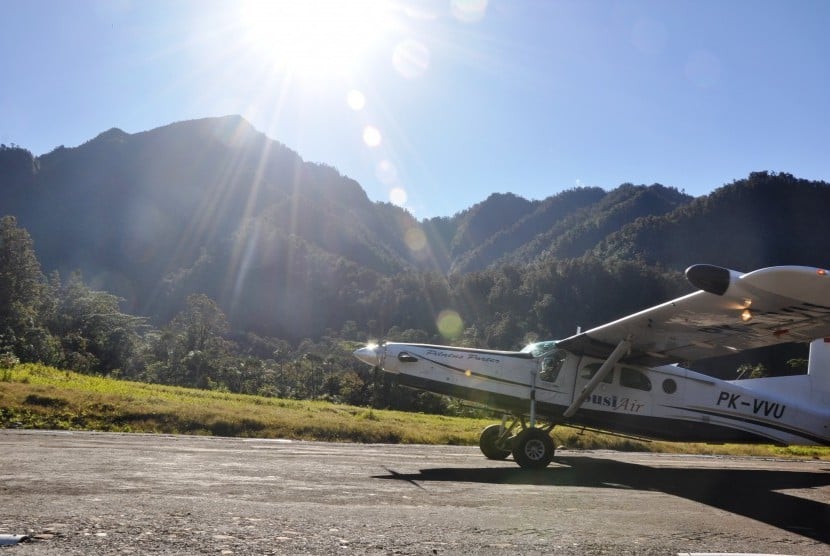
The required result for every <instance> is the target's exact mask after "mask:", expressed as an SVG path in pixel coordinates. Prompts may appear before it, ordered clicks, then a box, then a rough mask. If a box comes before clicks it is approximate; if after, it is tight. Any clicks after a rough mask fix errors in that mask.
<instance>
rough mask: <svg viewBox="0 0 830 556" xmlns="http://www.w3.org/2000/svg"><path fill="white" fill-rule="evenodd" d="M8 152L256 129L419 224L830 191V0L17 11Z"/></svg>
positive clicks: (26, 6)
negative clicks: (550, 207) (589, 204)
mask: <svg viewBox="0 0 830 556" xmlns="http://www.w3.org/2000/svg"><path fill="white" fill-rule="evenodd" d="M0 9H1V10H2V14H3V16H2V17H0V52H2V53H3V54H2V55H1V56H0V143H4V144H16V145H19V146H21V147H24V148H26V149H29V150H30V151H32V152H33V153H34V154H35V155H41V154H45V153H47V152H49V151H51V150H52V149H54V148H55V147H57V146H60V145H64V146H66V147H74V146H77V145H80V144H82V143H84V142H86V141H88V140H90V139H92V138H94V137H95V136H96V135H98V134H99V133H101V132H103V131H105V130H108V129H110V128H113V127H117V128H120V129H122V130H124V131H126V132H128V133H137V132H141V131H146V130H149V129H153V128H155V127H159V126H163V125H167V124H169V123H172V122H176V121H182V120H189V119H195V118H204V117H213V116H223V115H229V114H240V115H242V116H243V117H245V118H246V119H247V120H248V121H250V122H251V123H252V124H253V125H254V127H256V128H257V129H258V130H260V131H262V132H263V133H265V134H266V135H267V136H268V137H270V138H272V139H274V140H276V141H279V142H280V143H282V144H284V145H286V146H287V147H289V148H291V149H292V150H294V151H296V152H297V153H298V154H299V155H300V156H301V157H302V158H303V159H304V160H307V161H313V162H320V163H325V164H328V165H330V166H333V167H335V168H337V169H338V170H339V171H340V172H341V173H342V174H343V175H345V176H348V177H350V178H353V179H355V180H356V181H358V182H359V183H360V184H361V185H362V187H363V188H364V190H365V191H366V192H367V194H368V195H369V198H370V199H372V200H373V201H384V202H393V203H395V204H398V205H401V206H403V207H405V208H406V209H407V210H409V211H410V212H412V214H414V215H415V216H416V217H417V218H419V219H422V218H429V217H433V216H452V215H453V214H455V213H457V212H459V211H462V210H464V209H466V208H469V207H470V206H472V205H474V204H475V203H478V202H481V201H483V200H484V199H486V198H487V197H488V196H489V195H490V194H492V193H505V192H511V193H515V194H517V195H520V196H522V197H525V198H527V199H544V198H546V197H548V196H551V195H554V194H556V193H557V192H559V191H562V190H564V189H570V188H573V187H580V186H599V187H602V188H604V189H613V188H614V187H617V186H618V185H620V184H622V183H634V184H647V185H648V184H652V183H660V184H663V185H666V186H672V187H676V188H678V189H680V190H683V191H685V192H686V193H688V194H690V195H695V196H698V195H705V194H707V193H709V192H711V191H713V190H714V189H716V188H718V187H720V186H722V185H724V184H728V183H731V182H732V181H734V180H737V179H741V178H744V177H746V176H748V174H749V173H750V172H753V171H763V170H769V171H775V172H788V173H791V174H793V175H795V176H796V177H800V178H805V179H811V180H825V181H830V125H828V124H830V33H828V32H827V29H828V27H830V2H826V1H825V0H775V1H774V0H717V1H716V0H694V1H686V0H670V1H669V0H667V1H663V0H659V1H650V0H624V1H622V0H620V1H616V0H274V1H271V2H257V1H245V0H239V1H230V0H228V1H217V0H174V1H171V0H106V1H104V0H72V1H69V0H0Z"/></svg>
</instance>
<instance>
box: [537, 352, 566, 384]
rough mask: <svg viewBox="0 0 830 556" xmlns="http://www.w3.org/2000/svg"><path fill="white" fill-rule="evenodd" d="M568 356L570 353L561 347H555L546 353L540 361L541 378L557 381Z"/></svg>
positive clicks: (547, 380) (546, 380)
mask: <svg viewBox="0 0 830 556" xmlns="http://www.w3.org/2000/svg"><path fill="white" fill-rule="evenodd" d="M567 356H568V353H567V352H566V351H565V350H561V349H555V350H553V351H551V352H550V353H547V354H546V355H544V356H543V357H542V360H541V361H540V363H539V378H540V379H541V380H544V381H545V382H556V379H557V378H559V371H561V370H562V365H563V364H564V363H565V359H566V358H567Z"/></svg>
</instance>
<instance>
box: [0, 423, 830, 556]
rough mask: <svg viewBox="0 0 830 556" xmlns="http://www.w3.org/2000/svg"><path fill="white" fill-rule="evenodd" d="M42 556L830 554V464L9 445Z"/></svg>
mask: <svg viewBox="0 0 830 556" xmlns="http://www.w3.org/2000/svg"><path fill="white" fill-rule="evenodd" d="M0 534H27V535H30V536H31V537H32V540H31V541H29V542H25V543H21V544H16V545H14V546H8V547H5V548H0V556H6V555H7V554H8V555H10V556H11V555H15V556H16V555H21V556H22V555H32V554H36V555H42V554H426V555H432V554H511V555H515V554H660V555H666V554H677V553H689V552H767V553H778V554H800V555H810V554H830V545H828V544H827V543H828V542H830V463H828V462H819V461H783V460H767V459H757V458H721V457H695V456H669V455H651V454H621V453H614V452H576V451H565V450H563V451H560V452H558V453H557V457H556V459H555V461H554V463H553V464H551V466H550V467H549V468H548V469H545V470H543V471H532V472H528V471H523V470H520V469H518V468H517V467H516V466H515V465H514V464H513V462H512V461H505V462H493V461H488V460H486V459H484V458H483V457H482V456H481V454H480V453H479V451H478V449H477V448H475V447H453V446H401V445H359V444H328V443H317V442H287V441H279V440H270V441H269V440H244V439H232V438H210V437H192V436H164V435H128V434H107V433H82V432H71V433H70V432H43V431H9V430H0Z"/></svg>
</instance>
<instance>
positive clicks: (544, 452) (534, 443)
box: [478, 419, 555, 469]
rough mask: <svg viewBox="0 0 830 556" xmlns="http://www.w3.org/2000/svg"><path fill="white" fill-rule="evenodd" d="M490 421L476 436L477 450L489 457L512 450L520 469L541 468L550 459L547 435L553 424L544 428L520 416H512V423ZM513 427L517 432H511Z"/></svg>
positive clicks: (551, 451) (500, 457) (500, 456)
mask: <svg viewBox="0 0 830 556" xmlns="http://www.w3.org/2000/svg"><path fill="white" fill-rule="evenodd" d="M505 423H506V420H503V421H502V423H501V424H497V425H490V426H489V427H487V428H485V429H484V431H483V432H482V433H481V436H480V437H479V440H478V445H479V448H481V452H482V453H483V454H484V455H485V456H486V457H487V458H488V459H493V460H503V459H506V458H507V456H509V455H510V454H513V460H514V461H515V462H516V463H517V464H519V466H520V467H522V468H523V469H543V468H545V467H547V466H548V464H549V463H550V462H551V460H553V454H554V450H555V448H554V446H553V440H551V437H550V431H551V430H552V429H553V425H549V426H547V427H545V428H538V427H534V426H531V427H528V426H527V425H526V424H525V422H524V419H514V420H513V422H512V424H511V425H510V426H509V427H508V426H505ZM516 428H519V429H520V430H519V432H518V433H515V434H514V431H515V430H516Z"/></svg>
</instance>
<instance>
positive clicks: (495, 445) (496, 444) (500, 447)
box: [478, 425, 510, 459]
mask: <svg viewBox="0 0 830 556" xmlns="http://www.w3.org/2000/svg"><path fill="white" fill-rule="evenodd" d="M506 432H507V431H506V430H505V429H503V428H502V426H501V425H490V426H489V427H487V428H485V429H484V430H483V431H482V432H481V436H480V437H479V438H478V447H479V448H481V453H482V454H484V455H485V456H486V457H487V459H506V458H507V456H509V455H510V450H509V449H507V448H506V447H505V446H504V441H503V439H502V436H506ZM503 433H505V434H503Z"/></svg>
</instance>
